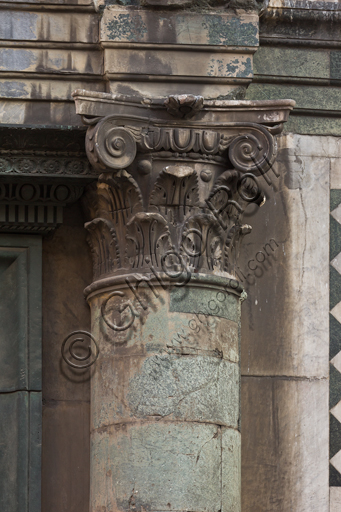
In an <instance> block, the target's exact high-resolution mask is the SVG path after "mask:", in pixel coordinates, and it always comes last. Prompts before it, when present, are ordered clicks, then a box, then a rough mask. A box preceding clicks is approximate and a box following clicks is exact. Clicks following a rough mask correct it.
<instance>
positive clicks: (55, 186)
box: [0, 178, 84, 233]
mask: <svg viewBox="0 0 341 512" xmlns="http://www.w3.org/2000/svg"><path fill="white" fill-rule="evenodd" d="M83 190H84V186H82V185H78V184H77V185H76V184H72V183H61V182H53V181H49V182H47V181H40V182H39V181H32V180H28V179H27V178H26V180H23V179H21V180H20V181H19V180H17V181H15V180H11V181H0V230H1V231H8V232H13V231H15V232H20V233H22V232H38V233H48V232H49V231H51V230H53V229H55V228H56V227H57V226H58V225H59V224H61V223H62V221H63V207H64V206H65V205H66V204H68V203H72V202H75V201H77V199H79V198H80V196H81V195H82V193H83Z"/></svg>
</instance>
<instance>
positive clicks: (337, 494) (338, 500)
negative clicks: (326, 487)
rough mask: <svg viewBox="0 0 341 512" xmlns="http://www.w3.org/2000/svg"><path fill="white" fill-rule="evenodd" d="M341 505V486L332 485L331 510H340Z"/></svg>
mask: <svg viewBox="0 0 341 512" xmlns="http://www.w3.org/2000/svg"><path fill="white" fill-rule="evenodd" d="M340 507H341V487H330V509H329V512H338V511H339V510H340Z"/></svg>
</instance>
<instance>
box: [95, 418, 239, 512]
mask: <svg viewBox="0 0 341 512" xmlns="http://www.w3.org/2000/svg"><path fill="white" fill-rule="evenodd" d="M92 454H93V459H92V474H93V475H98V477H97V478H93V480H92V482H93V488H92V497H91V507H92V510H94V511H95V510H101V508H102V507H103V508H102V509H104V510H108V511H109V510H110V511H111V510H117V511H121V510H122V511H123V510H129V507H131V506H134V507H136V510H142V507H143V508H144V509H145V510H148V509H151V510H174V511H175V510H196V511H198V512H204V511H206V510H221V509H222V510H231V512H232V509H228V508H224V507H222V498H221V485H222V483H221V461H222V436H221V431H220V427H217V426H215V425H205V424H199V423H191V424H188V423H164V422H161V421H159V422H156V423H155V422H154V423H149V424H148V423H147V424H143V425H139V424H136V425H128V426H120V427H111V428H108V429H105V430H99V431H95V432H93V433H92ZM235 471H236V473H237V472H238V469H235ZM231 476H232V475H231ZM237 480H238V478H237ZM223 505H224V504H223Z"/></svg>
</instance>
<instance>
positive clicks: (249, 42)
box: [202, 14, 258, 46]
mask: <svg viewBox="0 0 341 512" xmlns="http://www.w3.org/2000/svg"><path fill="white" fill-rule="evenodd" d="M204 20H205V21H203V23H202V26H203V28H205V29H206V30H207V31H208V42H209V44H212V45H226V46H228V45H241V46H242V45H243V46H257V45H258V28H257V25H256V23H253V22H244V21H242V20H241V19H240V18H228V19H226V18H225V17H222V16H215V15H211V14H210V15H207V16H204Z"/></svg>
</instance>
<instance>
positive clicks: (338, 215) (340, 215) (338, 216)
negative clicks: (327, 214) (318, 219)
mask: <svg viewBox="0 0 341 512" xmlns="http://www.w3.org/2000/svg"><path fill="white" fill-rule="evenodd" d="M331 215H332V216H333V217H334V219H335V220H337V221H338V222H339V223H340V224H341V203H340V204H339V206H338V207H337V208H335V210H333V211H332V212H331Z"/></svg>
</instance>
